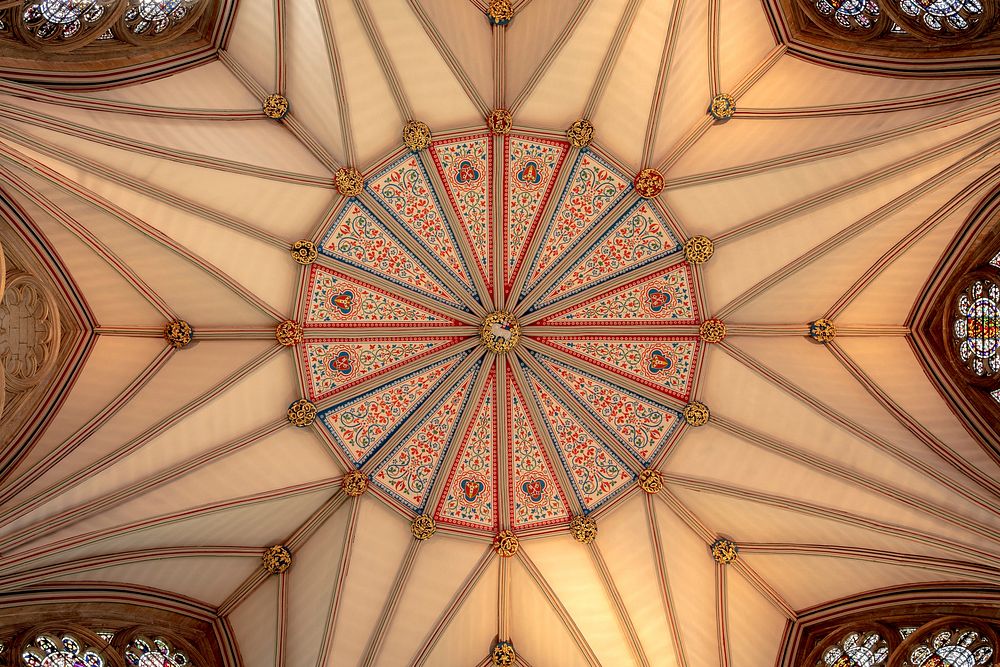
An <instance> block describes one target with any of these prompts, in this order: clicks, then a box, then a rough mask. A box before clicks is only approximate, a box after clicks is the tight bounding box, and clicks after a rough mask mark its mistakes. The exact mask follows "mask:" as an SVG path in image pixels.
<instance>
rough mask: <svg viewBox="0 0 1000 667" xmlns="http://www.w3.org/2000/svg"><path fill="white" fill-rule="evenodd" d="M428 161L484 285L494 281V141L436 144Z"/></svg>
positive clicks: (471, 138) (481, 138)
mask: <svg viewBox="0 0 1000 667" xmlns="http://www.w3.org/2000/svg"><path fill="white" fill-rule="evenodd" d="M431 157H432V158H434V164H435V166H436V167H437V170H438V174H440V176H441V182H442V183H444V187H445V190H447V192H448V199H449V200H450V201H451V206H452V208H453V209H455V214H456V215H457V216H458V219H459V220H460V221H461V223H462V231H463V232H464V233H465V236H466V238H467V239H468V241H469V245H470V246H471V247H472V252H473V255H474V258H475V260H476V264H477V265H478V266H479V272H480V273H481V274H482V276H483V279H484V280H485V281H486V284H491V283H492V281H493V197H492V196H491V194H492V192H493V139H492V137H491V136H490V135H489V134H478V135H475V136H469V137H461V138H459V139H447V140H442V141H435V142H434V143H433V144H431Z"/></svg>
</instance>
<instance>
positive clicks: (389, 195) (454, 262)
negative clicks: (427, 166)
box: [365, 153, 475, 294]
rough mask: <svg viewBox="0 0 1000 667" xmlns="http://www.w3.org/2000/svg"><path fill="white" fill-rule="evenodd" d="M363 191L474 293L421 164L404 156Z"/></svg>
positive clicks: (446, 222) (415, 158)
mask: <svg viewBox="0 0 1000 667" xmlns="http://www.w3.org/2000/svg"><path fill="white" fill-rule="evenodd" d="M365 189H366V190H367V191H368V193H369V194H371V195H372V196H373V197H374V198H375V199H376V200H377V201H378V202H379V203H380V204H382V206H383V207H384V208H385V210H386V211H387V212H388V213H389V214H390V215H391V216H392V217H394V218H395V219H396V220H397V221H398V222H399V223H400V224H401V225H402V226H403V228H404V229H405V230H406V231H407V232H409V234H410V236H412V237H413V238H414V239H415V240H416V241H417V242H418V243H420V245H422V246H423V247H424V248H425V249H426V250H427V251H428V252H429V253H430V254H431V255H433V256H434V258H435V259H437V260H438V262H440V264H441V266H443V267H444V268H445V270H446V271H447V272H448V273H449V274H450V275H451V276H453V277H454V278H457V279H458V280H459V282H461V283H462V285H463V286H464V287H465V288H466V289H467V290H469V292H470V293H473V294H474V293H475V291H474V290H473V288H472V281H471V279H470V278H469V272H468V269H467V268H466V266H465V262H463V261H462V256H461V255H460V254H459V252H458V247H457V244H456V243H455V237H454V235H452V233H451V227H450V226H449V225H448V221H447V219H446V218H445V217H444V213H442V211H441V204H440V203H439V202H438V198H437V194H435V193H434V191H433V190H432V189H431V186H430V179H429V178H428V176H427V172H426V171H425V170H424V165H423V163H421V162H420V158H418V157H417V156H416V155H414V154H413V153H406V154H404V155H403V156H402V157H401V158H399V159H398V160H396V161H395V162H393V163H392V164H390V165H389V166H388V167H386V168H385V169H383V170H382V171H381V172H379V173H377V174H375V175H374V176H372V177H371V179H370V180H369V181H368V182H367V183H366V184H365Z"/></svg>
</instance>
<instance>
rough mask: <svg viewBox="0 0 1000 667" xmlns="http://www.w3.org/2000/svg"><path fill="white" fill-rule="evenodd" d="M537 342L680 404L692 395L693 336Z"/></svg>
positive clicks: (569, 338) (695, 343) (695, 350)
mask: <svg viewBox="0 0 1000 667" xmlns="http://www.w3.org/2000/svg"><path fill="white" fill-rule="evenodd" d="M538 340H539V341H541V342H543V343H545V344H546V345H549V346H551V347H553V348H555V349H557V350H561V351H563V352H566V353H569V354H571V355H573V356H574V357H577V358H579V359H583V360H585V361H589V362H590V363H592V364H594V365H596V366H598V367H599V368H603V369H605V370H608V371H612V372H613V373H618V374H619V375H622V376H624V377H627V378H630V379H632V380H635V381H636V382H639V383H642V384H644V385H646V386H647V387H652V388H653V389H657V390H659V391H662V392H665V393H667V394H670V395H671V396H674V397H676V398H679V399H680V400H682V401H686V400H688V398H689V397H690V396H691V380H692V378H693V377H694V371H695V366H696V364H697V358H698V339H697V338H695V337H693V336H692V337H687V336H636V337H630V338H624V337H590V336H565V337H539V338H538Z"/></svg>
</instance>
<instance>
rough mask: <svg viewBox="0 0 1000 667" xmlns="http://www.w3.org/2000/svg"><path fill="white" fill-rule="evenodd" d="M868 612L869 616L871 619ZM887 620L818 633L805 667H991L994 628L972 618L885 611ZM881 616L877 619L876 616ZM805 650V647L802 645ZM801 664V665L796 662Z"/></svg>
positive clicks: (849, 625) (851, 624)
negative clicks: (887, 616)
mask: <svg viewBox="0 0 1000 667" xmlns="http://www.w3.org/2000/svg"><path fill="white" fill-rule="evenodd" d="M872 615H874V614H872V612H869V617H871V616H872ZM889 616H890V620H888V621H882V622H878V621H870V622H869V621H860V622H859V621H854V622H842V623H843V624H842V625H839V627H834V629H833V630H832V631H827V632H824V633H823V634H819V635H816V636H815V638H814V639H813V640H812V643H811V646H808V645H807V646H808V648H807V651H806V653H805V655H803V657H805V658H806V660H805V661H804V662H802V663H801V664H803V665H807V666H808V667H994V665H995V662H994V656H995V653H996V641H997V639H996V628H995V627H993V624H991V623H988V622H986V621H985V619H982V618H977V617H974V616H945V617H941V616H931V617H927V616H921V615H917V616H916V617H914V616H913V615H908V614H905V613H904V614H902V615H899V614H898V612H897V613H891V612H890V613H889ZM875 617H876V618H880V616H875ZM804 648H805V647H804ZM794 664H800V663H794Z"/></svg>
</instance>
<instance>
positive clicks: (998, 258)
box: [990, 252, 1000, 269]
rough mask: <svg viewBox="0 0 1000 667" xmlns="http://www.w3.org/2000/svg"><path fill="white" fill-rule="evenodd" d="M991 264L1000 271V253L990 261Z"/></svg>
mask: <svg viewBox="0 0 1000 667" xmlns="http://www.w3.org/2000/svg"><path fill="white" fill-rule="evenodd" d="M990 264H992V265H993V266H995V267H997V268H998V269H1000V252H998V253H997V256H996V257H994V258H993V259H991V260H990Z"/></svg>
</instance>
